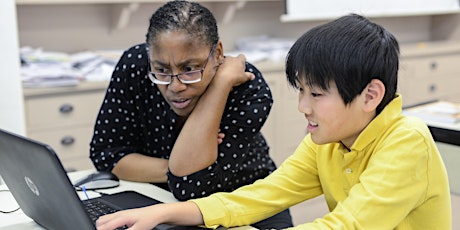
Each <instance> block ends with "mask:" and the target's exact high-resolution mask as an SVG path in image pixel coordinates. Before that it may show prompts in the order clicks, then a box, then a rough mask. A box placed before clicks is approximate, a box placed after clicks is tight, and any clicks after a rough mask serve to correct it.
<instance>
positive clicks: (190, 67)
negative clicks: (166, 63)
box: [183, 66, 195, 72]
mask: <svg viewBox="0 0 460 230" xmlns="http://www.w3.org/2000/svg"><path fill="white" fill-rule="evenodd" d="M183 70H184V72H189V71H193V70H195V68H193V67H192V66H185V67H184V69H183Z"/></svg>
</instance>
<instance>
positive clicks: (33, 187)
mask: <svg viewBox="0 0 460 230" xmlns="http://www.w3.org/2000/svg"><path fill="white" fill-rule="evenodd" d="M24 180H25V181H26V184H27V186H28V187H29V189H30V191H32V192H33V193H34V194H35V195H37V196H39V195H40V192H39V191H38V188H37V186H36V185H35V184H34V182H33V181H32V180H31V179H30V178H29V177H27V176H26V177H24Z"/></svg>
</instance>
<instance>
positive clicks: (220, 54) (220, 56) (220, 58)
mask: <svg viewBox="0 0 460 230" xmlns="http://www.w3.org/2000/svg"><path fill="white" fill-rule="evenodd" d="M214 52H215V55H216V56H217V63H219V64H222V63H224V58H225V57H224V47H223V45H222V41H220V40H219V41H218V42H217V44H216V48H215V50H214Z"/></svg>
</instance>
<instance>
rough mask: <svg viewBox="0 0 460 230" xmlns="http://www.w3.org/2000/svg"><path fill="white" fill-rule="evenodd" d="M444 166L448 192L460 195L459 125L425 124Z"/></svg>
mask: <svg viewBox="0 0 460 230" xmlns="http://www.w3.org/2000/svg"><path fill="white" fill-rule="evenodd" d="M427 125H428V127H429V129H430V131H431V134H432V135H433V138H434V140H435V141H436V145H437V147H438V149H439V152H440V153H441V156H442V158H443V160H444V164H445V165H446V169H447V174H448V177H449V186H450V191H451V192H452V193H453V194H456V195H460V167H458V166H459V165H460V123H456V124H446V123H439V122H427Z"/></svg>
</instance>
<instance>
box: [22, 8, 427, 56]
mask: <svg viewBox="0 0 460 230" xmlns="http://www.w3.org/2000/svg"><path fill="white" fill-rule="evenodd" d="M203 4H205V5H206V6H208V7H209V8H210V9H211V10H212V11H213V12H214V15H215V16H216V19H217V21H218V24H219V25H218V26H219V32H220V35H221V39H222V41H223V43H224V48H225V50H232V49H234V44H235V40H236V39H238V38H242V37H247V36H256V35H261V34H266V35H270V36H274V37H284V38H297V37H299V36H300V35H301V34H303V33H304V32H306V31H307V30H308V29H310V28H312V27H313V26H316V25H318V24H320V23H324V21H310V22H288V23H283V22H281V21H280V17H281V15H283V14H284V13H285V5H284V1H281V0H280V1H269V2H263V1H260V2H259V1H258V2H247V3H246V4H245V6H244V7H243V8H242V9H239V10H237V11H236V12H235V14H234V18H233V20H231V21H230V22H228V23H224V22H223V20H222V19H223V18H224V15H225V12H226V9H227V6H228V4H226V3H203ZM158 6H159V4H155V3H142V4H141V7H140V8H139V10H137V11H135V12H134V13H133V14H132V16H131V18H130V21H129V23H128V25H127V27H126V28H123V29H120V30H113V29H111V27H112V26H111V24H112V23H113V22H112V21H111V16H112V10H113V7H114V6H113V5H108V4H91V5H85V4H81V5H80V4H70V5H59V4H57V5H20V6H19V7H18V25H19V34H20V36H19V38H20V45H21V46H32V47H42V48H44V49H45V50H49V51H65V52H77V51H81V50H86V49H126V48H128V47H129V46H131V45H134V44H136V43H139V42H143V41H144V40H145V33H146V32H147V26H148V20H149V17H150V15H151V14H152V13H153V12H154V11H155V10H156V9H157V8H158ZM375 21H376V22H378V23H381V24H382V25H384V26H385V27H387V29H388V30H390V31H391V32H392V33H394V34H395V35H396V36H397V38H398V39H399V40H400V42H401V43H407V42H419V41H427V40H430V39H431V30H432V27H431V26H432V24H431V16H412V17H396V18H378V19H375ZM408 28H410V29H408Z"/></svg>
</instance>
